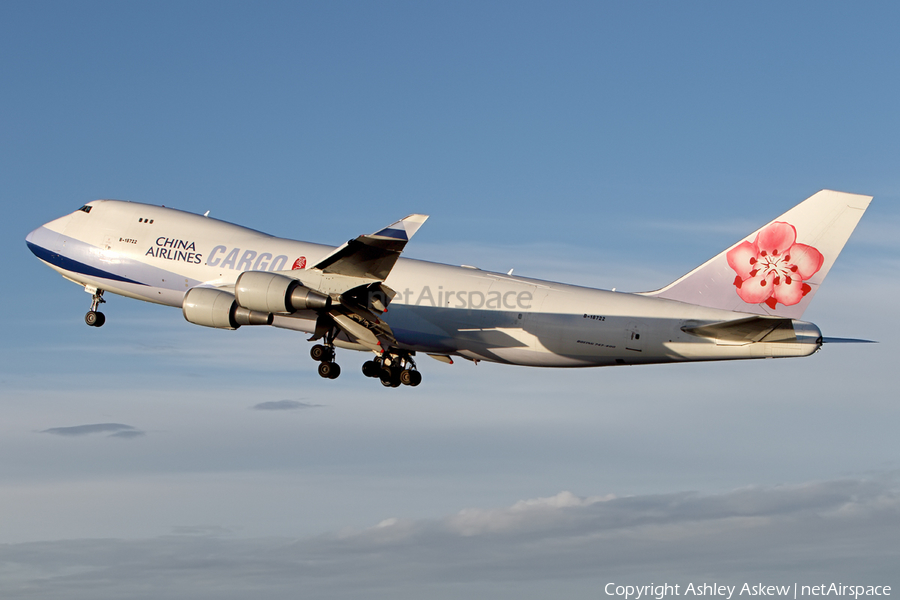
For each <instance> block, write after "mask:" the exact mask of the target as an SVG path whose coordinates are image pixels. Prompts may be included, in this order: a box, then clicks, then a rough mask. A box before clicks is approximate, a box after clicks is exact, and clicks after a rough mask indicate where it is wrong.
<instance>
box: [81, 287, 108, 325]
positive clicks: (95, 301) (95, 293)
mask: <svg viewBox="0 0 900 600" xmlns="http://www.w3.org/2000/svg"><path fill="white" fill-rule="evenodd" d="M84 291H86V292H88V293H90V294H92V295H91V310H89V311H88V312H87V314H85V315H84V322H85V323H87V324H88V325H89V326H91V327H103V324H104V323H106V315H104V314H103V313H102V312H98V311H97V308H98V307H99V306H100V305H101V304H104V303H106V300H104V299H103V290H98V289H97V288H88V287H85V288H84Z"/></svg>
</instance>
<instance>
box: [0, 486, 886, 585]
mask: <svg viewBox="0 0 900 600" xmlns="http://www.w3.org/2000/svg"><path fill="white" fill-rule="evenodd" d="M188 529H190V528H188ZM898 530H900V486H898V481H897V476H896V474H888V475H882V476H879V477H877V478H873V479H847V480H837V481H825V482H815V483H806V484H802V485H785V486H778V487H768V488H762V487H750V488H744V489H739V490H734V491H731V492H729V493H725V494H717V495H704V494H697V493H691V492H682V493H671V494H658V495H644V496H629V497H619V498H617V497H614V496H602V497H587V498H584V497H579V496H576V495H574V494H571V493H569V492H561V493H559V494H557V495H555V496H551V497H547V498H537V499H532V500H525V501H521V502H517V503H515V504H514V505H512V506H509V507H507V508H497V509H467V510H463V511H460V512H458V513H456V514H451V515H447V516H444V517H442V518H436V519H405V518H396V517H395V518H389V519H385V520H383V521H381V522H380V523H378V524H376V525H374V526H372V527H371V528H368V529H365V530H361V531H343V532H336V533H333V534H329V535H323V536H317V537H312V538H306V539H288V538H284V539H273V538H267V539H234V538H229V537H224V536H217V535H216V531H217V529H216V528H215V527H213V526H209V527H205V528H202V532H201V533H202V534H203V535H171V536H165V537H159V538H154V539H145V540H68V541H55V542H38V543H25V544H9V545H5V546H0V565H2V567H0V569H2V570H0V573H2V574H3V576H2V577H0V596H3V597H21V598H25V597H41V598H119V597H125V596H128V597H131V598H154V597H163V596H170V597H174V596H177V597H180V598H245V597H248V596H249V595H259V594H263V595H265V597H267V598H297V597H304V598H423V597H428V598H458V597H490V598H545V597H548V594H551V592H552V595H554V596H560V595H563V596H565V595H568V596H570V597H574V598H581V597H584V598H588V597H590V598H600V597H603V586H604V585H605V584H606V583H609V582H619V583H634V584H648V583H651V582H657V583H659V582H663V581H666V582H669V583H673V584H674V583H683V584H686V583H687V582H691V581H693V582H695V583H697V582H703V581H708V582H713V581H716V582H718V583H719V584H730V585H734V584H737V585H741V584H742V583H744V582H746V581H753V582H754V583H755V582H757V580H758V581H761V582H764V583H766V584H777V583H781V584H784V583H793V582H795V581H796V582H798V583H800V584H801V585H803V584H813V585H815V584H819V583H822V582H826V583H827V582H831V581H842V582H844V583H859V584H867V585H873V584H878V585H885V584H887V585H891V584H893V585H896V584H897V582H898V575H897V573H896V565H897V564H898V563H900V547H898V545H897V543H896V535H895V532H896V531H898ZM185 531H187V530H186V529H184V528H180V529H179V531H178V532H177V533H181V534H183V533H184V532H185ZM222 531H224V530H222ZM190 532H191V533H195V532H194V531H193V529H190Z"/></svg>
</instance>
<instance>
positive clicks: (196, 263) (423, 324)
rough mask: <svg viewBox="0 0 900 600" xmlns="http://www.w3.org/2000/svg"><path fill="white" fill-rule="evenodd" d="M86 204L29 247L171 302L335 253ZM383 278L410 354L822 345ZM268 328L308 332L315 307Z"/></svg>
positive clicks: (643, 300)
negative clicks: (726, 336)
mask: <svg viewBox="0 0 900 600" xmlns="http://www.w3.org/2000/svg"><path fill="white" fill-rule="evenodd" d="M89 206H90V207H91V210H90V212H89V213H88V212H83V211H76V212H74V213H72V214H70V215H67V216H65V217H62V218H60V219H57V220H55V221H51V222H50V223H47V224H46V225H44V226H42V227H40V228H38V229H36V230H35V231H33V232H32V233H31V234H29V236H28V238H27V241H28V244H29V247H30V248H31V250H32V251H33V252H34V253H35V254H36V255H37V256H38V257H39V258H40V259H41V260H43V261H44V262H45V263H47V264H48V265H49V266H50V267H52V268H53V269H55V270H57V271H59V272H60V273H61V274H62V275H63V276H65V277H66V278H68V279H70V280H72V281H74V282H76V283H78V284H80V285H84V286H86V287H88V288H97V289H102V290H106V291H108V292H112V293H115V294H120V295H123V296H128V297H131V298H136V299H139V300H146V301H149V302H156V303H160V304H165V305H169V306H175V307H181V306H182V300H183V298H184V295H185V293H186V292H187V291H188V290H190V289H191V288H194V287H197V286H204V287H217V288H224V289H227V288H229V287H230V286H233V285H234V283H235V281H236V279H237V278H238V276H239V275H240V274H241V273H242V272H244V271H282V272H286V273H287V274H291V273H294V274H297V273H300V272H301V271H302V270H303V268H305V267H307V266H312V265H314V264H316V263H317V262H318V261H319V260H321V259H322V258H323V257H325V256H326V255H328V254H329V253H330V252H332V251H333V250H334V248H332V247H330V246H324V245H320V244H311V243H306V242H300V241H294V240H288V239H283V238H278V237H273V236H270V235H266V234H264V233H261V232H258V231H254V230H251V229H247V228H244V227H240V226H237V225H233V224H230V223H225V222H223V221H218V220H216V219H211V218H206V217H203V216H200V215H195V214H190V213H186V212H182V211H179V210H174V209H170V208H164V207H159V206H151V205H146V204H138V203H132V202H122V201H113V200H99V201H95V202H91V203H90V204H89ZM292 269H294V270H293V271H292ZM384 283H385V284H386V285H387V286H389V287H390V288H391V289H392V290H394V291H396V292H397V295H396V296H395V297H394V299H393V301H392V302H391V303H390V305H389V307H388V311H387V312H386V313H384V315H383V316H382V318H383V319H384V321H386V322H387V323H388V324H389V325H390V327H391V329H392V331H393V334H394V336H395V338H396V340H397V343H398V344H399V346H400V347H401V348H402V349H404V350H407V351H417V352H425V353H429V354H436V355H455V356H463V357H466V358H469V359H474V360H487V361H494V362H502V363H511V364H519V365H531V366H545V367H587V366H605V365H616V364H646V363H661V362H675V361H691V360H723V359H738V358H762V357H783V356H806V355H809V354H811V353H813V352H815V351H816V350H817V349H818V348H819V345H820V334H819V333H818V329H816V328H815V326H812V325H809V324H806V323H802V322H799V321H795V322H794V323H795V325H794V328H795V330H796V331H797V335H796V338H795V339H793V340H789V341H780V342H746V341H743V342H734V341H727V340H719V339H715V338H713V337H704V336H699V335H696V334H693V333H687V332H685V331H684V330H683V328H688V327H696V326H698V325H703V324H705V323H715V322H722V321H730V320H735V319H741V318H743V317H747V316H749V315H748V314H747V313H742V312H732V311H727V310H718V309H711V308H704V307H701V306H696V305H692V304H688V303H685V302H679V301H674V300H666V299H661V298H655V297H651V296H647V295H642V294H628V293H620V292H610V291H604V290H596V289H589V288H583V287H578V286H573V285H565V284H560V283H551V282H546V281H540V280H535V279H528V278H523V277H514V276H510V275H504V274H498V273H491V272H487V271H482V270H479V269H474V268H468V267H455V266H449V265H443V264H436V263H431V262H426V261H419V260H412V259H404V258H401V259H399V261H398V262H397V264H396V265H395V266H394V268H393V270H392V271H391V272H390V275H389V276H388V278H387V279H386V280H385V282H384ZM273 325H274V326H276V327H282V328H286V329H294V330H298V331H304V332H310V333H311V332H313V331H314V329H315V315H314V313H312V312H311V311H299V312H297V313H294V314H292V315H280V316H276V317H275V319H274V322H273ZM801 333H802V335H801ZM336 344H338V345H343V346H345V347H353V348H359V347H358V346H357V345H355V344H353V343H352V342H351V341H350V340H348V339H345V338H342V337H339V338H338V339H337V340H336Z"/></svg>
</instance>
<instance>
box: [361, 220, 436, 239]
mask: <svg viewBox="0 0 900 600" xmlns="http://www.w3.org/2000/svg"><path fill="white" fill-rule="evenodd" d="M427 219H428V215H419V214H413V215H409V216H407V217H403V218H402V219H400V220H399V221H397V222H395V223H391V224H390V225H388V226H387V227H385V228H384V229H382V230H381V231H376V232H375V233H373V234H371V235H368V236H364V237H373V238H387V239H392V240H402V241H404V242H408V241H409V240H410V239H412V236H414V235H415V234H416V232H417V231H418V230H419V227H421V226H422V224H423V223H425V221H426V220H427Z"/></svg>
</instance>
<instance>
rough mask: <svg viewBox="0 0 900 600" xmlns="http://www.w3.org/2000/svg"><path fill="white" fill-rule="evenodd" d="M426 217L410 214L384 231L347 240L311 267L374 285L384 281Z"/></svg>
mask: <svg viewBox="0 0 900 600" xmlns="http://www.w3.org/2000/svg"><path fill="white" fill-rule="evenodd" d="M427 218H428V215H418V214H413V215H409V216H408V217H404V218H402V219H400V220H399V221H397V222H395V223H391V224H390V225H388V226H387V227H385V228H384V229H381V230H380V231H376V232H375V233H370V234H367V235H361V236H359V237H358V238H356V239H355V240H350V241H349V242H347V243H346V244H344V245H343V246H341V247H340V248H338V249H337V250H335V251H334V252H332V253H331V254H329V255H328V256H326V257H325V258H323V259H322V260H321V261H319V262H318V264H316V265H314V266H313V269H319V270H320V271H322V272H323V273H333V274H337V275H345V276H348V277H359V278H362V279H371V280H375V281H384V280H385V279H387V276H388V274H389V273H390V272H391V269H393V268H394V264H395V263H396V262H397V259H398V258H400V253H401V252H403V248H404V247H406V243H407V242H408V241H409V240H410V239H411V238H412V236H413V235H415V233H416V232H417V231H418V230H419V227H421V226H422V224H423V223H424V222H425V220H426V219H427Z"/></svg>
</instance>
